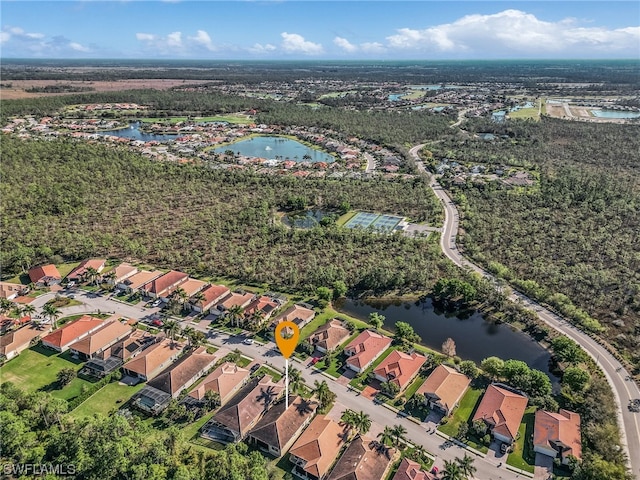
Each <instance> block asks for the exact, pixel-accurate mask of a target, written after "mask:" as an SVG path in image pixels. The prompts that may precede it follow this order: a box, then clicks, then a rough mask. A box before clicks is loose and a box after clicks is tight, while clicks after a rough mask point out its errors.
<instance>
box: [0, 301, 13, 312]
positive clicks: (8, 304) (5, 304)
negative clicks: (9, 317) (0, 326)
mask: <svg viewBox="0 0 640 480" xmlns="http://www.w3.org/2000/svg"><path fill="white" fill-rule="evenodd" d="M12 308H13V302H12V301H11V300H7V299H6V298H0V313H5V312H8V311H9V310H11V309H12Z"/></svg>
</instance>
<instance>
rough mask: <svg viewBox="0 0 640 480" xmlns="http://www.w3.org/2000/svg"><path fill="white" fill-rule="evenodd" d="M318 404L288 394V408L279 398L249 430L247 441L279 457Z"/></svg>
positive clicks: (307, 423) (308, 421)
mask: <svg viewBox="0 0 640 480" xmlns="http://www.w3.org/2000/svg"><path fill="white" fill-rule="evenodd" d="M317 408H318V404H317V403H316V402H313V401H310V400H305V399H304V398H302V397H298V396H295V395H290V396H289V408H288V409H286V402H285V401H284V400H281V401H280V402H279V403H277V404H276V405H274V406H273V407H272V408H271V409H270V410H269V411H268V412H267V413H266V414H265V415H264V417H262V419H261V420H260V421H259V422H258V423H257V425H256V426H255V427H253V429H252V430H251V432H249V443H252V444H254V445H256V446H257V447H258V448H259V449H260V450H262V451H263V452H266V453H269V454H270V455H273V456H275V457H281V456H282V455H284V453H285V452H286V451H287V450H288V449H289V447H291V445H292V444H293V442H294V441H295V440H296V438H298V436H299V435H300V434H301V433H302V430H304V429H305V428H306V426H307V425H309V423H310V422H311V419H312V418H313V416H314V415H315V413H316V410H317Z"/></svg>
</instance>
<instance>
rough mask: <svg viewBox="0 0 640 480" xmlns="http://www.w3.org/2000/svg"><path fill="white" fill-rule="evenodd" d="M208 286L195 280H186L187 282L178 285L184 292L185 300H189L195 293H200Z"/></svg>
mask: <svg viewBox="0 0 640 480" xmlns="http://www.w3.org/2000/svg"><path fill="white" fill-rule="evenodd" d="M207 285H208V284H207V282H203V281H202V280H196V279H195V278H187V281H186V282H184V283H181V284H180V287H178V288H181V289H182V290H184V293H185V298H189V297H192V296H194V295H195V294H196V293H198V292H200V291H201V290H202V289H203V288H204V287H206V286H207Z"/></svg>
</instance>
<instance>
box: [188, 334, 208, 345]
mask: <svg viewBox="0 0 640 480" xmlns="http://www.w3.org/2000/svg"><path fill="white" fill-rule="evenodd" d="M189 340H190V341H191V346H192V347H193V348H198V347H199V346H200V345H204V344H205V342H206V340H207V336H206V335H205V334H204V333H202V332H200V331H199V330H194V331H193V333H192V334H191V335H190V336H189Z"/></svg>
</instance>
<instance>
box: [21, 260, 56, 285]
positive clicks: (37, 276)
mask: <svg viewBox="0 0 640 480" xmlns="http://www.w3.org/2000/svg"><path fill="white" fill-rule="evenodd" d="M29 279H30V280H31V282H32V283H34V284H35V285H36V286H37V287H47V286H49V285H56V284H58V283H60V282H61V281H62V276H61V275H60V272H58V269H57V268H56V266H55V265H53V264H49V265H41V266H39V267H34V268H31V269H29Z"/></svg>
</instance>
